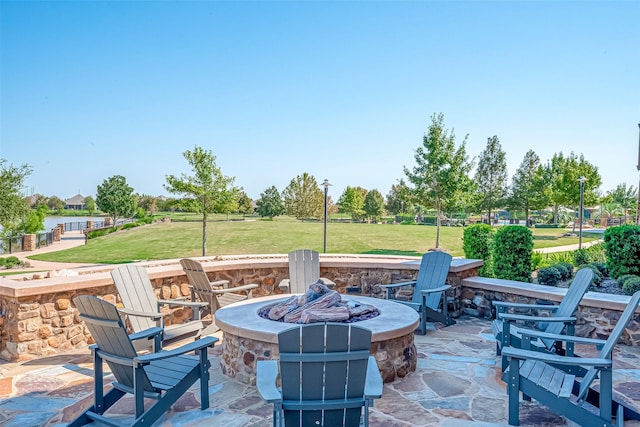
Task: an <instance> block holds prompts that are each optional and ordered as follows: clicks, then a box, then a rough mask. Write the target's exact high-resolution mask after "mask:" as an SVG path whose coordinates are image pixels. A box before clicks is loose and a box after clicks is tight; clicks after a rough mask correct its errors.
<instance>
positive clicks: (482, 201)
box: [475, 135, 507, 218]
mask: <svg viewBox="0 0 640 427" xmlns="http://www.w3.org/2000/svg"><path fill="white" fill-rule="evenodd" d="M475 183H476V185H477V187H476V188H477V192H478V195H479V199H478V208H479V210H486V211H487V212H488V215H489V218H491V211H492V210H493V209H495V208H498V207H500V206H502V205H503V204H504V199H505V197H506V195H507V161H506V155H505V152H504V151H503V150H502V147H501V146H500V140H498V137H497V136H496V135H494V136H492V137H491V138H488V139H487V146H486V148H485V149H484V150H483V151H482V152H481V153H480V158H479V160H478V170H477V171H476V175H475Z"/></svg>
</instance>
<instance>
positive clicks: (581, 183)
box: [578, 176, 587, 249]
mask: <svg viewBox="0 0 640 427" xmlns="http://www.w3.org/2000/svg"><path fill="white" fill-rule="evenodd" d="M586 180H587V178H585V177H584V176H581V177H580V178H578V181H579V182H580V232H579V234H578V249H582V209H583V205H584V182H585V181H586Z"/></svg>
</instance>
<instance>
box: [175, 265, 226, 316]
mask: <svg viewBox="0 0 640 427" xmlns="http://www.w3.org/2000/svg"><path fill="white" fill-rule="evenodd" d="M180 265H181V266H182V270H184V272H185V273H186V275H187V279H188V280H189V284H190V285H191V286H193V290H194V291H195V292H196V294H198V296H199V297H200V299H201V300H202V301H204V302H207V303H209V307H211V311H212V313H215V312H216V310H217V309H219V308H220V302H219V301H218V298H216V297H215V295H213V294H212V293H211V292H207V291H211V281H210V280H209V277H208V276H207V272H206V271H205V270H204V267H203V266H202V264H201V263H200V262H199V261H196V260H195V259H190V258H184V259H181V260H180Z"/></svg>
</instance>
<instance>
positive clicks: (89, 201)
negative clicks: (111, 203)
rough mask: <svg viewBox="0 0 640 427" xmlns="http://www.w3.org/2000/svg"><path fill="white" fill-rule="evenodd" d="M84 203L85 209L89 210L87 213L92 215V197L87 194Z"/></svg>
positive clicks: (93, 202)
mask: <svg viewBox="0 0 640 427" xmlns="http://www.w3.org/2000/svg"><path fill="white" fill-rule="evenodd" d="M84 204H85V206H86V207H87V210H88V211H89V215H93V213H94V212H95V210H96V201H95V199H94V198H93V197H91V196H87V197H85V198H84Z"/></svg>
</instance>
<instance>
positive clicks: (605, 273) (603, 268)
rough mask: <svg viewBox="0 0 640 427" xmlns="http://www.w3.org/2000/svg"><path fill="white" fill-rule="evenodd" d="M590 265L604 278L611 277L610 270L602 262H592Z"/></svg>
mask: <svg viewBox="0 0 640 427" xmlns="http://www.w3.org/2000/svg"><path fill="white" fill-rule="evenodd" d="M590 264H591V265H593V266H594V267H595V268H597V269H598V271H599V272H600V273H602V275H603V276H604V277H609V269H608V268H607V264H606V263H604V262H600V261H592V262H590Z"/></svg>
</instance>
